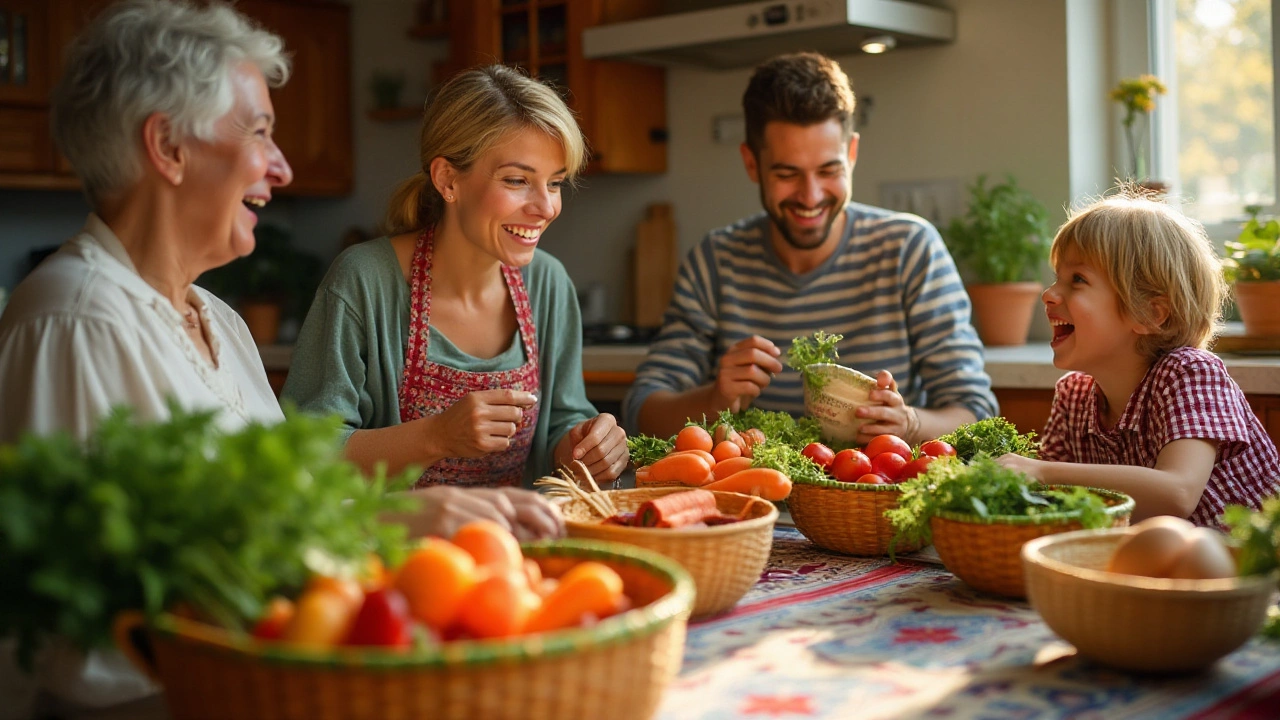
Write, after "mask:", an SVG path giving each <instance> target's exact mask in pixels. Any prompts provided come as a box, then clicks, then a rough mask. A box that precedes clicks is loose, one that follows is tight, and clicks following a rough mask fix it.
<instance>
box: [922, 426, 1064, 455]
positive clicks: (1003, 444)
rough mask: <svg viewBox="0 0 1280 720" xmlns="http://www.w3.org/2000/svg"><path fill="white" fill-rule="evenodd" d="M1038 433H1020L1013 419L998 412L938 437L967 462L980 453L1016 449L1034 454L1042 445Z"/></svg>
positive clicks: (1008, 451)
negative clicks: (1006, 418) (1011, 420)
mask: <svg viewBox="0 0 1280 720" xmlns="http://www.w3.org/2000/svg"><path fill="white" fill-rule="evenodd" d="M1035 437H1036V434H1035V432H1029V433H1027V434H1025V435H1019V434H1018V428H1016V427H1014V425H1013V423H1011V422H1009V421H1008V420H1005V419H1004V418H1002V417H999V416H996V417H989V418H987V419H985V420H979V421H977V422H971V423H969V424H967V425H961V426H960V427H958V428H956V429H955V431H954V432H949V433H947V434H946V435H943V436H942V437H940V438H938V439H939V440H941V441H943V442H946V443H950V444H951V446H952V447H954V448H955V449H956V457H958V458H960V459H961V460H964V461H966V462H967V461H969V460H972V459H973V458H974V457H975V456H976V455H977V454H978V453H986V454H988V455H990V456H991V457H1000V456H1001V455H1004V454H1005V453H1014V454H1016V455H1022V456H1024V457H1029V458H1033V457H1035V456H1036V454H1037V452H1038V450H1039V447H1040V444H1039V443H1037V442H1036V441H1035Z"/></svg>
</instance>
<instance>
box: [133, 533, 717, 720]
mask: <svg viewBox="0 0 1280 720" xmlns="http://www.w3.org/2000/svg"><path fill="white" fill-rule="evenodd" d="M524 552H525V556H526V557H530V558H533V559H535V560H536V561H537V562H538V563H539V564H540V565H542V567H543V569H544V572H545V573H546V574H547V576H549V577H555V576H558V575H559V574H561V573H563V572H564V571H566V570H567V569H568V567H570V566H572V565H573V564H576V563H577V562H579V561H582V560H597V561H600V562H604V563H606V564H608V565H609V566H611V567H613V568H614V569H615V570H617V571H618V573H619V574H620V575H622V578H623V581H624V583H625V588H626V593H627V594H628V595H629V596H630V597H631V598H632V599H633V600H634V601H635V603H636V605H637V607H636V609H634V610H631V611H628V612H625V613H622V614H621V615H617V616H614V617H612V618H608V619H606V620H603V621H601V622H600V623H599V624H598V625H596V626H595V627H593V628H590V629H572V630H562V631H557V632H552V633H543V634H537V635H528V636H523V637H517V638H511V639H507V640H484V641H479V640H476V641H456V642H449V643H444V644H442V645H440V646H438V647H437V648H433V649H430V650H427V651H421V652H409V653H398V652H394V651H389V650H355V649H349V650H335V651H332V652H327V653H314V652H305V651H301V650H298V649H293V648H290V647H289V646H287V645H283V644H268V643H260V642H257V641H254V640H253V639H251V638H247V637H243V636H233V635H231V634H230V633H227V632H225V631H223V630H220V629H217V628H213V627H210V626H208V625H203V624H200V623H195V622H191V621H188V620H182V619H179V618H176V617H172V616H163V617H161V618H159V619H158V620H156V621H155V622H154V623H152V624H149V625H144V624H143V620H142V618H141V616H140V615H138V616H136V617H133V618H131V619H124V620H123V622H122V623H118V632H117V637H118V638H121V637H123V638H129V639H130V640H131V641H135V642H136V641H137V640H138V639H139V638H140V637H142V638H145V641H146V642H145V645H149V649H148V650H145V651H144V652H143V656H148V655H149V656H150V658H152V659H151V661H150V663H147V662H141V663H140V666H141V667H142V668H143V669H144V670H145V671H147V672H149V673H150V674H151V675H152V676H153V677H155V678H156V679H158V680H159V682H160V683H161V684H162V685H163V686H164V689H165V694H166V696H167V697H166V700H167V703H168V706H169V711H170V713H171V714H172V716H173V718H175V720H186V719H191V718H199V719H203V718H208V719H209V720H214V719H217V720H222V719H224V718H254V719H255V720H272V719H277V718H279V719H292V718H296V719H297V720H350V719H355V718H377V719H378V720H410V719H411V718H457V719H458V720H463V719H464V718H466V719H470V718H486V719H487V718H511V719H512V720H517V719H518V720H523V719H525V718H528V719H530V720H532V719H534V718H544V719H546V720H555V719H559V718H587V717H608V718H636V719H637V720H638V719H640V718H648V717H650V716H652V715H653V713H654V712H655V711H656V710H657V707H658V703H659V700H660V698H661V695H662V691H663V689H664V688H665V687H666V685H667V683H668V682H669V681H670V680H671V679H672V678H673V677H674V676H675V674H676V672H677V671H678V670H679V668H680V660H681V657H682V655H683V652H684V636H685V624H686V622H687V619H688V616H689V609H690V606H691V605H692V602H693V583H692V582H691V581H690V579H689V576H688V574H687V573H685V572H684V570H682V569H681V568H680V567H678V566H677V565H676V564H675V563H673V562H671V561H670V560H668V559H666V558H663V557H659V556H657V555H656V554H654V553H650V552H646V551H644V550H640V549H636V548H628V547H621V546H617V545H609V544H605V543H591V542H584V541H574V540H569V541H558V542H547V543H532V544H529V545H526V546H524ZM129 644H131V643H125V644H123V645H122V649H124V650H125V652H126V654H129V655H130V656H131V657H133V658H135V662H138V660H137V658H138V657H139V653H138V652H136V649H135V648H132V647H129V646H128V645H129Z"/></svg>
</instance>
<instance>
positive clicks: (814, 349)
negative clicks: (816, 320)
mask: <svg viewBox="0 0 1280 720" xmlns="http://www.w3.org/2000/svg"><path fill="white" fill-rule="evenodd" d="M843 339H844V336H843V335H828V334H827V333H826V332H825V331H823V330H819V331H817V332H816V333H814V334H813V337H812V338H807V337H798V338H795V339H793V340H792V341H791V348H790V349H788V350H787V367H790V368H791V369H792V370H795V371H797V372H799V373H800V375H801V377H803V378H804V383H805V385H807V386H809V388H810V389H812V390H814V391H817V390H821V389H822V387H823V386H824V385H826V383H827V378H826V376H824V375H819V374H817V373H815V372H813V371H811V370H809V366H810V365H814V364H817V363H834V362H835V361H836V360H838V359H839V358H840V351H839V350H837V349H836V346H837V345H838V344H839V343H840V341H841V340H843Z"/></svg>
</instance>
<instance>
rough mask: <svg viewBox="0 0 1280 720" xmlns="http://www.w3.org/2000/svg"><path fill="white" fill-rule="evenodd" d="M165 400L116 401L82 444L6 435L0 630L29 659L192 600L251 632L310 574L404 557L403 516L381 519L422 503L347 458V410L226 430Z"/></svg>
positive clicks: (1, 464)
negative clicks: (162, 406) (149, 408)
mask: <svg viewBox="0 0 1280 720" xmlns="http://www.w3.org/2000/svg"><path fill="white" fill-rule="evenodd" d="M170 412H171V413H172V417H171V418H170V419H169V420H167V421H164V422H156V423H138V422H136V421H135V419H134V417H133V414H132V412H131V410H129V409H127V408H119V409H117V410H115V411H114V412H113V413H112V414H111V415H110V416H109V417H107V418H106V419H104V421H103V422H102V423H101V425H100V426H99V427H98V429H97V430H96V431H95V432H94V433H93V435H92V436H91V437H90V438H89V440H88V441H87V442H86V443H83V444H82V443H79V442H77V441H75V440H74V439H73V438H71V437H70V436H69V435H66V434H55V435H50V436H44V437H40V436H35V435H28V436H26V437H24V438H23V439H22V440H21V441H19V442H18V443H17V444H15V445H9V446H3V447H0V556H2V557H4V558H5V562H4V563H3V564H0V585H2V586H3V587H5V588H6V589H7V591H6V592H4V593H0V637H5V636H8V637H17V638H18V643H19V653H20V658H21V659H22V661H23V663H24V664H26V665H27V666H28V667H30V663H31V660H32V658H33V653H34V650H35V648H36V646H37V644H38V643H39V642H40V641H41V640H42V639H43V638H45V637H47V636H50V635H61V636H65V637H66V638H68V639H69V640H70V641H72V642H73V643H75V644H76V645H77V646H79V647H81V648H85V649H88V648H92V647H97V646H102V645H107V644H109V643H110V637H111V633H110V629H111V623H112V620H113V618H114V617H115V616H116V614H117V613H119V612H120V611H122V610H129V609H142V610H144V611H145V612H147V613H148V614H151V615H155V614H156V613H159V612H161V611H164V610H166V609H171V608H173V607H174V606H175V605H176V604H178V603H183V604H187V605H189V606H190V607H191V608H192V609H194V610H195V611H196V612H197V613H198V614H199V615H200V616H201V617H203V618H206V619H208V620H210V621H213V622H216V623H219V624H221V625H223V626H224V627H228V628H232V629H237V628H239V629H242V628H243V627H244V625H245V623H246V622H248V621H251V620H252V619H254V618H256V617H258V615H259V614H260V613H261V610H262V608H263V607H264V603H265V602H266V600H267V598H268V597H269V596H270V595H271V594H273V593H275V592H279V591H281V590H282V589H292V588H297V587H300V586H301V585H302V584H303V583H304V582H305V580H306V579H307V577H308V574H309V572H310V571H311V570H317V569H320V567H321V566H323V569H324V570H326V571H330V572H332V571H333V570H334V568H335V567H343V566H344V565H345V566H347V567H355V566H356V565H357V564H358V563H360V562H362V561H364V560H365V559H367V557H368V553H370V552H379V553H381V554H383V555H384V556H385V557H387V559H388V560H389V561H391V562H392V563H394V562H396V561H397V560H398V557H397V553H398V552H400V551H402V545H403V542H402V541H403V537H404V528H403V526H399V525H387V524H382V523H381V522H379V519H378V518H379V516H380V514H381V513H382V512H384V511H395V510H402V511H403V510H408V509H410V508H411V507H412V504H413V503H412V501H408V500H407V499H404V498H394V497H393V496H387V495H386V494H385V492H386V490H387V486H388V482H387V480H386V479H385V478H384V477H381V476H378V477H375V478H373V480H372V481H371V482H370V481H366V479H365V478H364V477H362V476H361V474H360V472H359V471H358V470H357V468H356V467H355V466H354V465H351V464H350V463H347V462H344V461H343V460H342V459H341V450H340V445H339V443H338V440H337V430H338V425H339V421H338V419H337V418H336V417H334V418H315V417H308V416H304V415H295V414H292V413H290V414H289V416H288V418H287V419H286V420H285V421H283V422H281V423H278V424H275V425H271V426H266V425H260V424H252V425H249V426H248V427H246V428H244V429H243V430H241V431H240V432H237V433H233V434H225V433H222V432H220V431H219V430H218V429H217V427H216V425H215V422H214V419H213V414H212V413H210V412H187V411H185V410H183V409H181V408H180V407H178V406H177V405H176V404H171V405H170ZM411 476H412V475H411V473H407V474H406V475H405V476H404V478H403V480H404V481H406V482H407V481H408V480H410V478H411Z"/></svg>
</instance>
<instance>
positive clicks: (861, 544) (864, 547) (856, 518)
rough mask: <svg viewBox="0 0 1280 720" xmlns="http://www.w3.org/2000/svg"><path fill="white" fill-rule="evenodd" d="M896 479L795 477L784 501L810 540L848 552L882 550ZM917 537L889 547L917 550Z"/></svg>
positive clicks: (897, 494) (889, 525)
mask: <svg viewBox="0 0 1280 720" xmlns="http://www.w3.org/2000/svg"><path fill="white" fill-rule="evenodd" d="M900 497H902V491H901V490H900V489H899V488H898V486H897V485H888V484H886V485H871V484H864V483H842V482H836V481H835V480H823V481H821V482H797V483H795V484H793V485H792V486H791V496H790V497H788V498H787V507H788V508H789V509H790V510H791V519H792V520H794V521H795V523H796V529H797V530H799V531H800V532H802V533H804V536H805V537H807V538H809V540H810V541H812V542H813V544H814V545H817V546H818V547H820V548H822V549H824V550H831V551H832V552H838V553H845V554H847V555H887V554H888V553H889V543H890V542H891V541H892V540H893V524H892V523H890V522H889V519H888V518H886V517H885V516H884V513H885V511H886V510H892V509H893V508H896V507H898V498H900ZM919 549H920V544H919V543H911V542H899V543H898V545H897V546H896V547H894V552H900V553H902V552H911V551H913V550H919Z"/></svg>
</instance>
